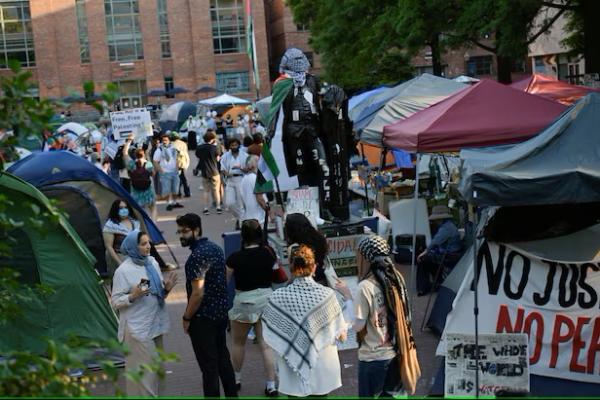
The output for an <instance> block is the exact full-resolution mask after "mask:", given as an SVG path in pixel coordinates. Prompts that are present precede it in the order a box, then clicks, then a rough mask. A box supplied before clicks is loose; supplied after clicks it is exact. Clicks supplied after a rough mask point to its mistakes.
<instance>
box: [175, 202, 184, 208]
mask: <svg viewBox="0 0 600 400" xmlns="http://www.w3.org/2000/svg"><path fill="white" fill-rule="evenodd" d="M173 208H183V204H180V203H175V204H173Z"/></svg>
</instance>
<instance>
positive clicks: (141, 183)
mask: <svg viewBox="0 0 600 400" xmlns="http://www.w3.org/2000/svg"><path fill="white" fill-rule="evenodd" d="M129 178H130V179H131V186H133V188H134V189H135V190H139V191H142V190H148V188H149V187H150V185H151V184H152V175H151V174H150V171H148V170H147V169H146V166H145V165H142V164H140V163H136V164H135V169H134V170H133V171H131V172H130V173H129Z"/></svg>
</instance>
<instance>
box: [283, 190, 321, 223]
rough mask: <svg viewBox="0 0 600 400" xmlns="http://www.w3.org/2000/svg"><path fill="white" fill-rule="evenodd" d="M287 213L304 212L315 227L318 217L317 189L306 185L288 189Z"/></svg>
mask: <svg viewBox="0 0 600 400" xmlns="http://www.w3.org/2000/svg"><path fill="white" fill-rule="evenodd" d="M286 213H287V214H294V213H300V214H304V216H305V217H306V218H308V220H309V221H310V223H311V224H312V225H313V226H314V227H316V226H317V218H319V214H320V210H319V189H318V188H316V187H306V188H301V189H293V190H290V191H288V204H287V207H286Z"/></svg>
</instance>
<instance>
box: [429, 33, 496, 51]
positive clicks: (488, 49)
mask: <svg viewBox="0 0 600 400" xmlns="http://www.w3.org/2000/svg"><path fill="white" fill-rule="evenodd" d="M440 35H445V36H448V37H452V38H457V39H459V40H460V42H461V44H462V43H466V42H470V43H471V44H474V45H475V46H477V47H480V48H482V49H484V50H487V51H489V52H490V53H494V54H496V51H497V50H496V49H495V48H494V47H491V46H488V45H485V44H483V43H480V42H479V41H477V39H473V38H470V37H466V36H464V35H455V34H453V33H449V32H442V33H440Z"/></svg>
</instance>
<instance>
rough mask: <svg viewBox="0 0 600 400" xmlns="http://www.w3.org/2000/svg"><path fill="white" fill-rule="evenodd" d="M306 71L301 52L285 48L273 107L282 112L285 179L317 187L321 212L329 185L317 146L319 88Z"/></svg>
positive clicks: (307, 65)
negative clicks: (290, 177)
mask: <svg viewBox="0 0 600 400" xmlns="http://www.w3.org/2000/svg"><path fill="white" fill-rule="evenodd" d="M309 68H310V63H309V61H308V59H307V58H306V56H305V55H304V53H303V52H302V50H299V49H297V48H289V49H288V50H287V51H286V52H285V54H284V55H283V57H282V59H281V64H280V66H279V72H280V73H281V74H282V76H281V77H280V79H279V80H278V82H276V84H275V86H274V87H273V103H275V104H277V102H278V101H279V102H281V103H280V104H281V107H282V110H283V113H282V115H283V128H282V129H283V132H282V143H283V151H284V156H285V163H286V167H287V171H288V173H289V176H296V175H297V176H298V183H299V185H300V186H316V187H318V188H319V198H320V200H321V202H322V204H321V205H322V207H321V209H322V210H323V209H324V203H328V202H330V201H331V200H330V199H331V193H330V191H331V184H330V181H329V179H330V174H329V167H328V165H327V160H326V155H325V149H324V147H323V143H322V142H321V123H320V112H321V110H320V105H319V98H318V96H319V89H320V87H319V82H318V80H317V78H316V77H315V76H313V75H311V74H309V73H308V70H309ZM286 81H287V82H286ZM273 103H272V108H273ZM273 125H274V124H272V126H273Z"/></svg>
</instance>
